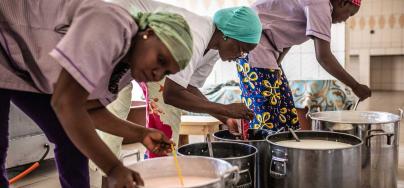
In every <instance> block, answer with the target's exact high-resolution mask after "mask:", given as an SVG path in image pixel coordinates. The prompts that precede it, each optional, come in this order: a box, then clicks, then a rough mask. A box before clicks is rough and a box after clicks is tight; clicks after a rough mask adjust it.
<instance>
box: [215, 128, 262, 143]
mask: <svg viewBox="0 0 404 188" xmlns="http://www.w3.org/2000/svg"><path fill="white" fill-rule="evenodd" d="M225 131H228V130H221V131H217V132H214V133H213V138H216V139H219V140H221V141H225V142H236V143H240V142H241V143H243V144H245V143H251V142H266V138H267V137H268V136H270V135H268V136H266V137H265V138H263V139H262V140H233V139H228V138H220V137H217V136H216V135H215V134H216V133H219V132H225ZM265 131H266V130H265ZM268 132H269V131H268Z"/></svg>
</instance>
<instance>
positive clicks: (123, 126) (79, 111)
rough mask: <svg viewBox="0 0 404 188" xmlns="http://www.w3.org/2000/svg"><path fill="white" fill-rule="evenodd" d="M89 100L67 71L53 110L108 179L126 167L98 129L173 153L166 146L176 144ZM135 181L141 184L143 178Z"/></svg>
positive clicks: (59, 81)
mask: <svg viewBox="0 0 404 188" xmlns="http://www.w3.org/2000/svg"><path fill="white" fill-rule="evenodd" d="M87 97H88V92H87V91H86V90H85V89H84V88H83V87H82V86H81V85H80V84H79V83H77V82H76V80H74V78H73V77H71V75H70V74H69V73H67V72H66V71H65V70H63V71H62V72H61V74H60V76H59V79H58V82H57V84H56V87H55V92H54V94H53V96H52V107H53V109H54V110H55V113H56V115H57V116H58V119H59V121H60V123H61V124H62V127H63V129H64V130H65V132H66V134H67V135H68V136H69V138H70V140H71V141H72V142H73V144H74V145H75V146H76V147H77V148H78V149H79V150H80V151H81V152H82V153H83V154H84V155H86V156H87V157H88V158H90V159H92V160H93V161H94V162H95V164H97V165H98V166H99V167H100V168H101V169H102V170H103V171H104V172H105V173H106V174H107V175H109V172H111V170H112V169H114V170H115V169H116V168H115V167H116V166H120V167H123V165H122V164H121V162H120V161H119V160H118V159H117V158H116V157H115V155H114V154H113V153H112V152H111V151H110V150H109V148H108V147H107V145H105V144H104V142H103V141H102V140H101V139H100V138H99V137H98V135H97V133H96V131H95V128H98V129H100V130H102V131H105V132H108V133H111V134H114V135H117V136H121V137H124V138H125V139H129V140H130V141H132V142H142V143H143V144H144V145H145V146H146V148H148V149H150V150H153V149H157V150H158V151H156V152H158V153H163V154H166V153H167V152H170V150H169V149H167V147H166V146H167V145H169V144H171V143H173V142H171V141H169V140H168V139H167V138H166V137H164V136H163V133H161V132H159V131H155V130H150V129H146V128H144V127H141V126H139V125H136V124H133V123H130V122H128V121H125V120H121V119H119V118H117V117H115V116H114V115H113V114H111V113H110V112H109V111H108V110H106V109H105V108H104V107H103V106H102V105H101V104H100V103H99V102H98V101H87ZM121 170H122V168H121ZM123 171H124V170H123ZM116 173H117V174H114V175H116V176H119V173H120V172H116ZM136 178H138V179H136ZM135 180H136V182H141V180H140V177H135Z"/></svg>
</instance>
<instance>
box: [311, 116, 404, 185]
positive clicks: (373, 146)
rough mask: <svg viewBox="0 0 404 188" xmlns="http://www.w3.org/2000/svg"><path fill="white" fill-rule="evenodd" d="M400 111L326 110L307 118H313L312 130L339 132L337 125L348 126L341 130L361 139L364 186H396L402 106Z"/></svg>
mask: <svg viewBox="0 0 404 188" xmlns="http://www.w3.org/2000/svg"><path fill="white" fill-rule="evenodd" d="M399 111H400V114H399V115H395V114H391V113H387V112H369V111H329V112H328V111H327V112H316V113H311V114H309V117H310V118H311V119H312V128H313V130H325V131H341V130H340V129H338V127H339V128H340V127H347V129H345V130H342V131H345V132H347V133H349V134H352V135H355V136H358V137H359V138H361V139H362V140H363V142H364V145H363V147H362V187H363V188H369V187H371V188H396V187H397V170H398V169H397V168H398V145H399V141H400V139H399V135H400V120H401V118H402V114H403V111H402V110H401V109H400V110H399ZM341 125H342V126H341ZM336 127H337V129H336ZM349 127H350V129H348V128H349Z"/></svg>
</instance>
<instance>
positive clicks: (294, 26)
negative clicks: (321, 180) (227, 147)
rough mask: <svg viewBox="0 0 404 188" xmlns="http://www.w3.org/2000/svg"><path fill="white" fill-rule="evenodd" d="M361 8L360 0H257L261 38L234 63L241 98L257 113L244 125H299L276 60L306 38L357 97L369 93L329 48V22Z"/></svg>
mask: <svg viewBox="0 0 404 188" xmlns="http://www.w3.org/2000/svg"><path fill="white" fill-rule="evenodd" d="M359 6H360V0H291V1H283V0H258V1H257V2H256V3H254V4H253V5H252V7H253V8H254V9H255V10H256V11H257V12H258V15H259V17H260V20H261V23H262V25H263V36H262V38H261V41H260V43H259V44H258V46H257V48H255V49H254V50H253V51H251V53H250V54H249V55H248V57H246V58H240V59H239V61H238V65H237V67H238V68H237V69H238V73H239V74H238V75H239V78H240V86H241V90H242V100H243V101H244V103H245V104H246V105H247V106H248V107H249V108H250V109H251V110H253V111H254V113H255V117H254V119H253V120H252V121H250V122H249V123H247V124H245V126H244V129H247V128H266V129H271V130H274V131H276V130H279V129H280V128H284V127H289V128H293V129H296V128H299V126H300V125H299V121H298V118H297V112H296V109H295V107H294V103H293V98H292V93H291V91H290V88H289V85H288V81H287V79H286V77H285V75H284V73H283V71H282V66H281V65H280V64H281V62H282V59H283V57H284V56H285V55H286V53H287V52H288V50H289V49H290V48H291V47H292V46H293V45H298V44H301V43H303V42H305V41H307V40H309V39H313V41H314V45H315V49H316V57H317V60H318V62H319V63H320V65H321V66H322V67H323V68H324V69H325V70H326V71H327V72H329V73H330V74H331V75H332V76H334V77H335V78H337V79H338V80H340V81H341V82H343V83H344V84H346V85H347V86H349V87H351V88H352V90H353V92H354V93H355V94H356V95H357V96H358V97H359V98H360V100H364V99H366V98H367V97H369V96H370V94H371V92H370V89H369V88H368V87H367V86H365V85H362V84H360V83H358V82H357V81H356V80H355V79H354V78H353V77H352V76H350V75H349V74H348V73H347V72H346V71H345V70H344V68H343V67H342V66H341V65H340V64H339V63H338V61H337V59H336V58H335V57H334V55H333V54H332V52H331V49H330V40H331V38H330V36H331V24H332V23H338V22H343V21H346V20H347V19H348V18H349V17H350V16H352V15H354V14H355V13H356V12H357V11H358V10H359ZM232 129H234V130H236V129H237V127H235V126H233V127H232Z"/></svg>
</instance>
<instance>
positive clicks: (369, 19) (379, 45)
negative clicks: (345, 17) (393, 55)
mask: <svg viewBox="0 0 404 188" xmlns="http://www.w3.org/2000/svg"><path fill="white" fill-rule="evenodd" d="M348 25H349V30H350V46H351V49H369V48H370V49H372V50H373V52H372V53H389V51H392V50H398V51H401V53H404V51H403V50H402V48H403V47H404V1H403V0H383V1H380V0H366V1H362V7H361V8H360V10H359V12H358V14H357V15H355V16H354V17H352V18H350V20H349V22H348Z"/></svg>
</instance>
